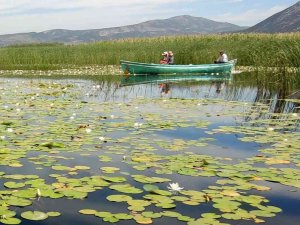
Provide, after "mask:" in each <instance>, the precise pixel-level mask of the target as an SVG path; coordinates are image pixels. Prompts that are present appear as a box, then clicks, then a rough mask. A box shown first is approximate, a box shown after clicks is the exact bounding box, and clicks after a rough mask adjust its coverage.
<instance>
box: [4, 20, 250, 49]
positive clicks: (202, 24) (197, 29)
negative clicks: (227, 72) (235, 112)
mask: <svg viewBox="0 0 300 225" xmlns="http://www.w3.org/2000/svg"><path fill="white" fill-rule="evenodd" d="M245 28H246V27H240V26H237V25H234V24H231V23H225V22H216V21H213V20H209V19H205V18H202V17H193V16H187V15H183V16H176V17H172V18H169V19H162V20H150V21H147V22H143V23H139V24H134V25H129V26H122V27H113V28H104V29H93V30H64V29H56V30H49V31H44V32H39V33H36V32H31V33H20V34H7V35H0V45H11V44H24V43H45V42H47V43H49V42H62V43H81V42H93V41H101V40H114V39H120V38H135V37H157V36H170V35H185V34H211V33H221V32H222V33H223V32H230V31H237V30H242V29H245Z"/></svg>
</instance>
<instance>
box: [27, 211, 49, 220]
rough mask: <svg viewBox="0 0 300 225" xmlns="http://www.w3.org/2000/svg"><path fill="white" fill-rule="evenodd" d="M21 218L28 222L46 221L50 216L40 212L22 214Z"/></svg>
mask: <svg viewBox="0 0 300 225" xmlns="http://www.w3.org/2000/svg"><path fill="white" fill-rule="evenodd" d="M21 217H22V218H24V219H27V220H45V219H47V218H48V215H47V214H46V213H44V212H40V211H26V212H23V213H21Z"/></svg>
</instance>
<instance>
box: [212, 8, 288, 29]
mask: <svg viewBox="0 0 300 225" xmlns="http://www.w3.org/2000/svg"><path fill="white" fill-rule="evenodd" d="M287 7H288V6H282V5H276V6H274V7H272V8H270V9H267V10H265V9H251V10H248V11H245V12H241V13H239V14H232V13H226V14H223V15H219V16H215V17H214V18H212V19H213V20H217V21H222V22H224V21H226V22H229V23H233V24H238V25H244V26H253V25H255V24H257V23H259V22H261V21H263V20H265V19H267V18H268V17H270V16H272V15H273V14H275V13H278V12H280V11H282V10H284V9H286V8H287Z"/></svg>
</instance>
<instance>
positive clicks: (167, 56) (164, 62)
mask: <svg viewBox="0 0 300 225" xmlns="http://www.w3.org/2000/svg"><path fill="white" fill-rule="evenodd" d="M161 55H162V56H163V58H162V59H161V60H160V64H168V60H169V54H168V52H167V51H165V52H163V53H162V54H161Z"/></svg>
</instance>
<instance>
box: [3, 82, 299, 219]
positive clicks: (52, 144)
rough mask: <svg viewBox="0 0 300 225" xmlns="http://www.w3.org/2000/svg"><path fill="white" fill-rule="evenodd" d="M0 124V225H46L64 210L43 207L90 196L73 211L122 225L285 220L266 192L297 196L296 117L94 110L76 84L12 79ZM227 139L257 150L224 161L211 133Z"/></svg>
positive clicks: (252, 108)
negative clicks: (28, 224)
mask: <svg viewBox="0 0 300 225" xmlns="http://www.w3.org/2000/svg"><path fill="white" fill-rule="evenodd" d="M1 82H3V81H1ZM287 101H289V102H291V101H293V102H297V101H296V100H292V99H289V100H287ZM216 108H218V110H214V109H216ZM17 109H20V110H17ZM219 109H221V110H219ZM208 114H209V116H207V115H208ZM257 114H263V115H264V116H263V117H260V118H259V119H251V120H249V119H248V118H249V117H250V118H252V117H253V118H256V116H257ZM179 115H180V116H179ZM70 117H72V119H70ZM220 117H221V119H217V118H220ZM245 118H247V120H246V119H245ZM233 119H235V120H236V121H237V122H235V123H233V122H224V120H228V121H233ZM220 120H222V123H220ZM0 121H3V122H1V123H0V136H1V139H0V165H1V172H0V178H1V181H2V183H1V185H2V187H1V188H0V201H1V205H0V208H1V210H0V216H1V218H0V222H1V223H3V224H19V223H21V220H36V221H39V220H45V219H47V218H48V217H53V218H52V219H53V220H54V219H55V218H54V217H59V216H61V215H64V211H63V209H62V211H59V210H58V209H55V211H53V209H48V208H47V205H46V204H45V205H43V207H41V206H40V204H42V202H48V201H51V202H52V201H64V202H67V204H72V202H73V201H80V202H86V204H87V205H88V204H89V200H90V199H89V198H90V196H92V195H94V194H98V193H99V196H101V197H102V198H103V199H100V197H99V199H96V198H94V197H93V201H96V202H97V208H93V206H94V205H91V207H90V208H89V207H85V206H82V207H81V205H80V204H79V208H80V209H77V210H76V211H73V212H72V214H74V215H75V214H77V213H78V212H79V216H81V217H95V218H97V219H100V220H102V221H104V222H110V223H117V222H120V224H121V221H122V220H128V221H131V222H132V223H138V224H151V223H156V224H159V221H160V220H168V219H170V218H172V220H173V219H176V220H178V222H181V223H186V224H189V225H194V224H223V225H224V224H238V223H243V222H242V221H244V220H245V221H252V222H253V223H262V222H264V221H266V222H267V221H268V219H269V218H270V217H276V216H277V215H278V214H280V213H284V212H282V209H280V207H279V206H278V205H276V204H274V203H271V202H270V201H269V199H268V197H267V195H266V193H271V192H272V191H273V188H274V185H279V184H280V185H281V186H283V187H287V188H289V189H290V188H293V190H294V191H296V192H297V191H299V190H298V189H299V188H300V181H299V179H298V177H299V176H300V170H299V167H300V136H299V132H298V131H299V130H298V129H299V115H298V113H295V112H292V113H285V114H282V113H271V112H269V110H268V106H267V105H266V104H264V103H257V104H256V105H251V104H248V103H247V102H238V101H225V100H216V99H203V100H199V99H175V98H174V99H168V100H166V99H144V98H137V99H134V100H130V101H128V102H126V103H124V102H100V103H99V102H97V101H94V100H93V99H89V95H88V97H87V95H86V94H85V93H83V92H82V89H81V88H80V86H77V85H68V84H65V83H64V82H56V81H55V82H53V81H39V80H33V81H32V80H22V81H15V82H6V83H5V85H4V86H2V87H1V97H0ZM190 131H191V132H190ZM186 132H187V134H186ZM189 132H190V133H189ZM177 133H178V134H179V135H174V134H177ZM170 134H171V135H170ZM190 134H193V135H194V136H190ZM233 134H234V135H236V137H237V138H236V140H235V141H236V142H237V143H239V145H238V146H239V147H241V148H243V147H248V145H247V143H249V142H251V143H255V144H256V145H255V146H256V147H255V148H256V149H254V150H253V152H250V153H249V154H248V157H246V158H245V157H240V158H239V157H238V156H236V155H232V154H230V153H227V152H226V148H222V147H223V146H222V143H218V140H219V139H218V138H219V137H218V135H223V136H227V135H228V136H230V135H231V136H233ZM172 135H174V136H172ZM2 137H3V138H2ZM218 145H221V146H218ZM258 146H259V147H258ZM249 151H251V150H249ZM37 168H38V170H36V169H37ZM271 184H272V185H271ZM98 204H99V205H98ZM106 205H109V206H110V207H108V208H106V207H105V206H106ZM202 206H203V208H202ZM183 208H187V209H189V210H182V209H183ZM190 209H191V210H190ZM187 211H191V212H190V213H189V212H187ZM235 221H238V222H237V223H236V222H235ZM100 223H101V222H100Z"/></svg>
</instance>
